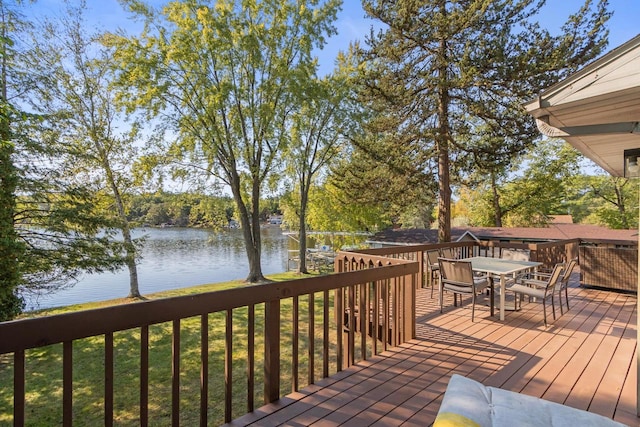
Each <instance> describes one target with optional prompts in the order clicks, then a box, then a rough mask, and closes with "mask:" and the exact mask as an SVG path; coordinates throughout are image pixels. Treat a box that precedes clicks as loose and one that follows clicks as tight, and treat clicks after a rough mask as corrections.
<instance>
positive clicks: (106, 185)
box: [30, 1, 140, 298]
mask: <svg viewBox="0 0 640 427" xmlns="http://www.w3.org/2000/svg"><path fill="white" fill-rule="evenodd" d="M85 8H86V6H85V4H84V2H83V1H82V2H80V3H79V5H78V6H77V7H73V6H71V5H69V4H67V8H66V10H65V12H66V13H65V16H64V17H63V18H61V19H60V21H59V23H56V22H53V21H45V23H44V25H43V26H42V28H38V34H37V36H36V37H35V38H36V40H38V44H37V45H36V48H35V49H34V51H33V53H32V55H31V59H30V63H31V64H32V69H33V72H35V73H37V74H38V75H39V76H40V79H38V80H37V81H38V84H37V85H36V87H35V90H34V92H33V93H34V94H35V98H34V100H33V107H34V108H36V109H38V110H39V113H40V114H43V115H46V116H47V117H50V118H51V119H52V125H53V126H55V127H56V128H57V129H59V131H58V132H57V138H58V141H57V143H58V144H63V145H65V146H66V147H67V148H68V149H69V150H71V151H72V153H71V156H70V161H69V163H67V164H66V166H65V170H64V172H65V173H66V174H67V175H68V176H73V177H75V179H76V180H82V181H84V183H85V184H86V185H90V186H93V187H94V188H95V191H96V194H98V195H100V196H101V197H102V198H103V200H104V203H105V204H104V205H102V206H101V205H100V204H96V215H102V216H105V217H108V218H112V219H113V223H114V224H115V226H116V227H117V229H118V230H119V231H120V232H121V234H122V239H123V242H124V249H125V252H126V253H125V255H124V259H125V260H126V265H127V268H128V270H129V298H137V297H140V289H139V285H138V270H137V267H136V258H137V257H138V248H137V245H139V244H140V242H136V241H134V239H133V237H132V235H131V225H130V224H129V221H128V219H127V214H126V206H125V204H126V201H125V199H126V197H127V195H128V193H129V194H130V193H131V191H132V190H133V189H134V188H135V184H134V182H133V180H132V176H133V173H132V171H131V167H132V165H133V162H134V160H135V158H136V149H135V143H136V139H137V137H138V126H137V125H136V124H135V123H134V124H133V125H127V124H126V122H125V120H124V119H125V118H124V117H122V116H121V115H119V114H118V112H117V111H116V110H115V101H114V98H115V94H114V92H113V90H112V89H111V88H110V81H111V78H112V77H111V75H110V63H111V56H110V52H109V51H107V50H106V49H104V48H103V47H102V45H101V44H100V43H99V38H100V35H98V34H94V35H89V34H87V33H86V30H85V29H84V27H83V26H84V25H85V23H84V21H83V13H84V10H85ZM43 36H44V37H43ZM54 118H55V122H53V119H54ZM118 126H125V127H128V129H126V130H125V131H122V132H119V131H118ZM98 171H99V172H98Z"/></svg>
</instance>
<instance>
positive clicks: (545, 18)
mask: <svg viewBox="0 0 640 427" xmlns="http://www.w3.org/2000/svg"><path fill="white" fill-rule="evenodd" d="M86 1H87V6H88V9H89V10H88V13H89V17H88V18H89V20H90V22H92V23H94V25H96V27H97V28H96V29H108V30H114V29H116V28H118V27H120V28H125V29H126V28H128V27H130V26H131V23H130V21H129V18H128V13H127V12H125V11H124V10H123V9H122V7H121V6H120V4H119V3H118V1H117V0H86ZM594 1H596V0H594ZM61 3H62V2H61V1H60V0H38V1H37V2H36V3H35V4H34V5H31V6H28V7H29V8H34V12H36V13H46V14H49V13H58V12H57V11H59V9H60V4H61ZM150 3H151V4H155V5H160V4H164V3H166V1H164V0H151V1H150ZM582 4H584V0H547V4H546V6H545V7H544V10H543V12H542V13H541V15H539V17H538V20H539V22H540V23H541V25H542V26H543V27H546V28H548V29H549V31H551V32H552V33H557V32H558V31H559V30H560V27H561V26H562V24H563V23H564V22H565V21H566V20H567V18H568V16H569V15H570V14H571V13H575V12H576V11H577V10H579V8H580V6H581V5H582ZM609 5H610V10H613V16H612V17H611V19H610V20H609V22H608V27H609V31H610V33H609V46H608V48H607V50H610V49H613V48H615V47H617V46H619V45H621V44H622V43H624V42H626V41H627V40H629V39H631V38H633V37H634V36H636V35H638V34H640V0H609ZM374 24H375V22H374V21H373V20H371V19H368V18H366V17H365V13H364V11H363V9H362V4H361V2H360V1H359V0H343V6H342V11H341V12H340V13H339V14H338V19H337V21H336V22H335V23H334V25H335V27H336V28H337V31H338V33H337V35H335V36H333V37H332V38H331V39H329V40H328V43H327V45H326V46H325V48H324V49H323V50H322V51H321V52H318V58H319V64H320V73H321V74H325V73H328V72H330V71H331V70H332V69H333V68H334V65H335V58H336V56H337V54H338V52H339V51H340V50H343V51H346V50H347V49H348V47H349V43H350V42H351V41H354V40H361V41H364V38H365V36H366V35H367V34H368V33H369V31H370V28H371V26H372V25H374Z"/></svg>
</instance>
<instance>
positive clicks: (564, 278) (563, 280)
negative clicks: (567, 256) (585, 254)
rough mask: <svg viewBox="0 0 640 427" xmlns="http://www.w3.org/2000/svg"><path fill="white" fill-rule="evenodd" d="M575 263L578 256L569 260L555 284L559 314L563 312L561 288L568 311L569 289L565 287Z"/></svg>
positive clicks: (567, 284) (567, 285)
mask: <svg viewBox="0 0 640 427" xmlns="http://www.w3.org/2000/svg"><path fill="white" fill-rule="evenodd" d="M577 264H578V258H574V259H572V260H571V261H569V264H568V265H567V268H565V269H564V273H563V274H562V277H561V278H560V281H559V282H558V285H557V286H556V289H557V291H558V300H559V301H560V314H564V312H563V311H562V291H563V290H564V298H565V301H566V302H567V311H569V290H568V289H567V288H568V287H569V279H570V278H571V273H573V269H574V268H575V267H576V265H577Z"/></svg>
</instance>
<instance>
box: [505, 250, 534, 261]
mask: <svg viewBox="0 0 640 427" xmlns="http://www.w3.org/2000/svg"><path fill="white" fill-rule="evenodd" d="M530 257H531V252H530V251H529V250H528V249H514V248H502V249H501V251H500V258H502V259H512V260H514V261H529V259H530Z"/></svg>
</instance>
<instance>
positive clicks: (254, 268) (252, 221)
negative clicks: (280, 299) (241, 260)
mask: <svg viewBox="0 0 640 427" xmlns="http://www.w3.org/2000/svg"><path fill="white" fill-rule="evenodd" d="M238 184H239V180H238ZM238 189H239V185H238ZM238 197H239V199H240V203H241V204H242V208H241V216H242V217H243V218H241V223H242V228H243V235H244V241H245V247H246V250H247V259H248V261H249V275H248V276H247V279H246V280H247V282H249V283H259V282H263V281H265V278H264V275H263V274H262V265H261V262H260V258H261V252H262V240H261V238H260V183H259V182H258V180H257V179H255V178H254V179H253V188H252V192H251V204H252V206H251V212H249V211H248V210H247V207H246V205H245V204H244V203H243V202H242V198H241V197H240V193H239V192H238ZM237 202H238V200H237V199H236V203H237Z"/></svg>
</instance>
